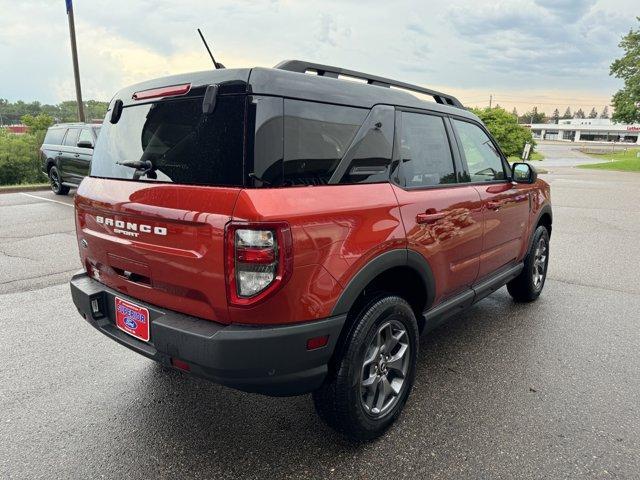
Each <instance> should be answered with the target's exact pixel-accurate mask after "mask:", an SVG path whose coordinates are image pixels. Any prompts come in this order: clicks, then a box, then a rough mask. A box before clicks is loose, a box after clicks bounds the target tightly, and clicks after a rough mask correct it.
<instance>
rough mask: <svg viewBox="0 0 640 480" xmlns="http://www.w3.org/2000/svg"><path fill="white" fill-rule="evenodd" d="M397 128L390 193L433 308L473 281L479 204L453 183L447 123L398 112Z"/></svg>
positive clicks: (453, 154) (454, 156) (455, 160)
mask: <svg viewBox="0 0 640 480" xmlns="http://www.w3.org/2000/svg"><path fill="white" fill-rule="evenodd" d="M397 128H398V130H399V135H398V136H397V138H398V146H397V152H398V154H397V155H396V157H397V158H398V160H399V173H400V174H399V177H398V179H397V180H396V183H397V185H394V190H395V192H396V197H397V199H398V204H399V206H400V211H401V214H402V221H403V223H404V226H405V230H406V235H407V242H408V248H409V249H411V250H415V251H417V252H418V253H420V254H421V255H422V256H423V257H425V259H426V260H427V262H428V263H429V264H430V266H431V270H432V271H433V274H434V276H435V284H436V289H437V290H436V292H435V299H434V302H435V303H438V302H439V301H441V300H442V299H445V298H446V297H450V296H452V295H454V294H455V293H458V292H460V291H462V290H464V289H466V288H468V287H470V286H471V285H472V284H473V282H474V281H475V280H476V277H477V275H478V267H479V257H480V253H481V248H482V203H481V200H480V195H479V194H478V192H477V191H476V189H475V188H474V187H473V186H472V185H469V184H468V183H466V184H464V183H459V182H458V181H459V176H458V173H459V170H460V168H459V167H460V165H461V164H460V163H459V156H458V153H457V150H455V149H452V148H451V142H450V141H449V138H450V136H451V135H452V132H451V130H450V127H449V126H448V119H446V118H444V117H442V116H438V115H435V114H434V115H431V114H424V113H415V112H398V121H397ZM456 165H458V167H456Z"/></svg>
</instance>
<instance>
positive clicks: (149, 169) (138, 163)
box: [116, 160, 156, 180]
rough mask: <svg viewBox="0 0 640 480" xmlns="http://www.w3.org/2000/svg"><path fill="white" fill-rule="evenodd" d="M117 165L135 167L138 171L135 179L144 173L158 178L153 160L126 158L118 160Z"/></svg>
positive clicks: (134, 176)
mask: <svg viewBox="0 0 640 480" xmlns="http://www.w3.org/2000/svg"><path fill="white" fill-rule="evenodd" d="M116 165H122V166H123V167H129V168H135V169H136V171H135V172H134V174H133V179H134V180H138V179H139V178H140V177H142V176H143V175H146V176H147V177H149V178H156V174H155V169H156V167H155V165H154V164H153V162H151V160H125V161H124V162H116Z"/></svg>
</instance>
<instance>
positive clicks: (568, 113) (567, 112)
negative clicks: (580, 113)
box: [561, 107, 573, 120]
mask: <svg viewBox="0 0 640 480" xmlns="http://www.w3.org/2000/svg"><path fill="white" fill-rule="evenodd" d="M561 118H562V119H563V120H569V119H570V118H573V114H572V113H571V107H567V109H566V110H565V111H564V115H562V117H561Z"/></svg>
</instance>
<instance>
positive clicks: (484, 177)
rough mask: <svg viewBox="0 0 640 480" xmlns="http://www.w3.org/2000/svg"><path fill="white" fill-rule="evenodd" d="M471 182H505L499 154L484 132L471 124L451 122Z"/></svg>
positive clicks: (459, 121) (458, 121)
mask: <svg viewBox="0 0 640 480" xmlns="http://www.w3.org/2000/svg"><path fill="white" fill-rule="evenodd" d="M453 124H454V126H455V128H456V132H457V133H458V138H459V139H460V144H461V145H460V146H461V147H462V151H463V153H464V156H465V159H466V160H467V167H468V168H469V175H470V176H471V181H472V182H490V181H495V180H505V179H506V175H505V173H504V165H503V163H502V158H500V153H498V150H497V148H496V147H495V145H494V144H493V142H492V141H491V139H490V138H489V137H488V135H487V134H486V133H484V131H483V130H482V129H481V128H480V127H478V126H477V125H474V124H473V123H469V122H463V121H461V120H453Z"/></svg>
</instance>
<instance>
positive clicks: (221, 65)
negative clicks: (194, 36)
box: [198, 28, 225, 69]
mask: <svg viewBox="0 0 640 480" xmlns="http://www.w3.org/2000/svg"><path fill="white" fill-rule="evenodd" d="M198 34H199V35H200V38H201V39H202V43H204V47H205V48H206V49H207V52H209V56H210V57H211V61H212V62H213V66H214V67H215V68H216V69H218V68H225V66H224V65H223V64H221V63H218V62H216V59H215V58H213V53H211V49H210V48H209V45H207V41H206V40H205V39H204V35H202V32H201V31H200V29H199V28H198Z"/></svg>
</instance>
